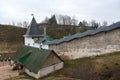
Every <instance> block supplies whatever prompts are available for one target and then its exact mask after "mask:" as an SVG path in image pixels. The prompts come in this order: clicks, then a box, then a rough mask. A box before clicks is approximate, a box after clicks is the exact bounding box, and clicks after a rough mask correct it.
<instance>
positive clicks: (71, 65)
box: [8, 52, 120, 80]
mask: <svg viewBox="0 0 120 80" xmlns="http://www.w3.org/2000/svg"><path fill="white" fill-rule="evenodd" d="M21 79H22V80H35V79H33V78H31V77H28V76H26V75H21V76H18V77H15V78H11V79H8V80H21ZM40 80H120V52H115V53H113V54H109V55H102V56H97V57H88V58H82V59H77V60H68V61H65V66H64V68H63V69H61V70H59V71H56V72H54V73H52V74H50V75H49V76H46V77H44V78H42V79H40Z"/></svg>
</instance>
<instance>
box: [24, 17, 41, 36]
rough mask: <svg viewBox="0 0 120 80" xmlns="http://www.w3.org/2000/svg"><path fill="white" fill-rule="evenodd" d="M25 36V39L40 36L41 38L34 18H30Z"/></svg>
mask: <svg viewBox="0 0 120 80" xmlns="http://www.w3.org/2000/svg"><path fill="white" fill-rule="evenodd" d="M25 36H27V37H40V36H43V35H42V34H41V33H40V29H39V26H38V24H37V23H36V20H35V18H34V17H33V18H32V21H31V23H30V25H29V26H28V29H27V32H26V34H25Z"/></svg>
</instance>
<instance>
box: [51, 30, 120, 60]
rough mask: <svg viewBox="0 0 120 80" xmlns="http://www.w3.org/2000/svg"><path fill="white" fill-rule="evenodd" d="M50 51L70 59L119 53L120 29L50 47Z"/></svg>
mask: <svg viewBox="0 0 120 80" xmlns="http://www.w3.org/2000/svg"><path fill="white" fill-rule="evenodd" d="M50 49H53V50H55V52H57V53H58V54H59V55H64V56H68V57H69V58H70V59H76V58H82V57H87V56H94V55H101V54H106V53H110V52H114V51H120V29H115V30H111V31H108V32H101V33H98V34H95V35H92V36H86V37H83V38H79V39H74V40H72V41H69V42H63V43H61V44H58V45H50Z"/></svg>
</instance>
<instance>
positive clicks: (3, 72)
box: [0, 65, 18, 80]
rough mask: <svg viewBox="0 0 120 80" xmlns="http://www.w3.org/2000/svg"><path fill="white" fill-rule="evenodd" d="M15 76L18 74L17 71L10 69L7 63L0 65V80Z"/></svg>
mask: <svg viewBox="0 0 120 80" xmlns="http://www.w3.org/2000/svg"><path fill="white" fill-rule="evenodd" d="M15 76H18V71H12V70H10V66H9V65H6V66H2V67H0V80H5V79H8V78H11V77H15Z"/></svg>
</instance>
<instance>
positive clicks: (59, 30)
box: [0, 25, 85, 53]
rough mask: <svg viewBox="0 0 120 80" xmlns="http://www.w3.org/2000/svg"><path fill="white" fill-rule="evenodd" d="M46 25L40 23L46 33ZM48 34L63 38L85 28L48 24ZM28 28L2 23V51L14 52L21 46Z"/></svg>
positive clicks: (0, 40) (41, 28)
mask: <svg viewBox="0 0 120 80" xmlns="http://www.w3.org/2000/svg"><path fill="white" fill-rule="evenodd" d="M44 27H45V25H40V31H41V32H42V33H44ZM46 27H47V35H49V36H51V37H52V38H53V39H56V38H62V37H63V36H67V35H68V34H75V33H78V32H83V31H85V29H82V28H79V27H75V26H50V25H48V26H46ZM25 32H26V29H25V28H20V27H16V26H11V25H0V44H1V45H0V53H4V52H14V51H16V50H17V49H18V47H20V46H21V45H22V44H23V42H24V40H23V39H24V38H23V35H24V34H25Z"/></svg>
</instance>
